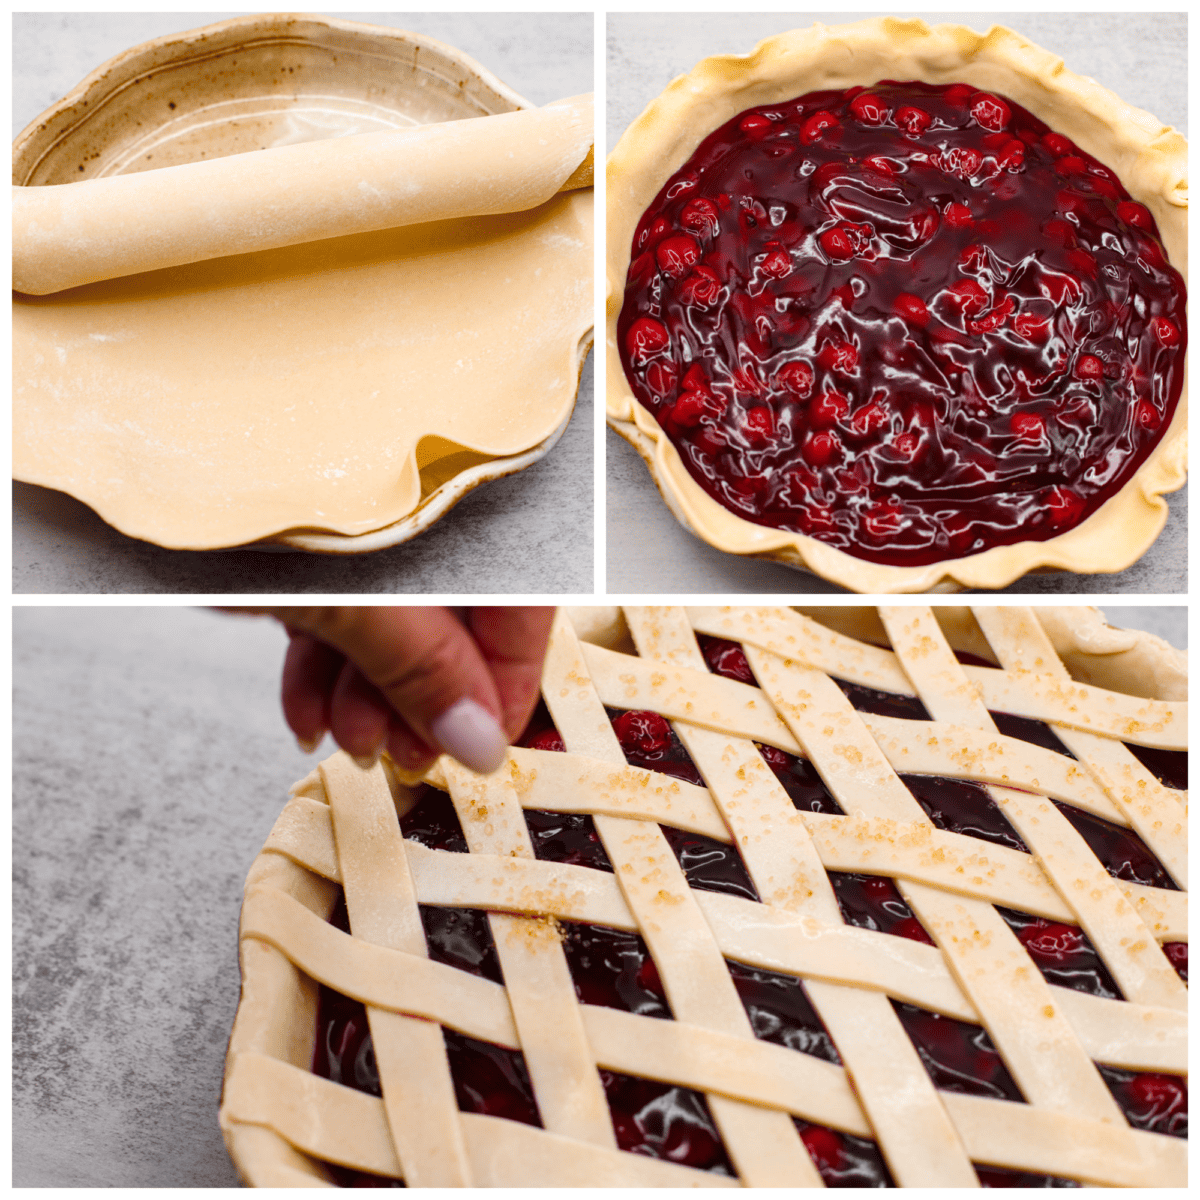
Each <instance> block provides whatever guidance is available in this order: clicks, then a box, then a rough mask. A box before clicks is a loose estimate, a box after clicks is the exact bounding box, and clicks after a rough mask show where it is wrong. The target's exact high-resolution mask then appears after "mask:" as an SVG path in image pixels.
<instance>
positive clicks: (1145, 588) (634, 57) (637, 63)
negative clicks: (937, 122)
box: [605, 12, 1188, 596]
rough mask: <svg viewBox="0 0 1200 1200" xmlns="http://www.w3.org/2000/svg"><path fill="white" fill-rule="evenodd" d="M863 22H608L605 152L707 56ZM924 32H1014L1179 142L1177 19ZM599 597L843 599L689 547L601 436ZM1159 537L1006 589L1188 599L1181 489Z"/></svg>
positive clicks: (783, 573)
mask: <svg viewBox="0 0 1200 1200" xmlns="http://www.w3.org/2000/svg"><path fill="white" fill-rule="evenodd" d="M872 15H878V14H871V13H858V12H846V13H808V12H806V13H803V14H797V13H773V14H763V13H754V12H749V13H704V14H700V15H696V16H691V17H688V18H687V19H681V18H680V17H679V16H678V14H660V13H612V14H610V15H609V17H608V19H607V23H606V24H607V50H606V58H607V65H606V84H607V89H608V101H607V106H606V115H605V122H606V153H607V152H608V151H611V149H612V148H613V146H615V145H616V143H617V141H618V140H619V139H620V137H621V134H622V133H623V132H624V131H625V129H626V128H627V127H628V125H629V124H630V122H631V121H633V119H634V118H635V117H637V115H638V114H639V113H640V112H641V111H642V109H643V108H645V106H646V105H647V104H649V103H650V101H651V100H653V99H654V97H655V96H657V95H658V94H659V92H661V91H662V90H663V88H664V87H665V86H666V85H667V84H668V83H669V82H670V81H671V80H672V79H674V78H675V77H676V76H677V75H681V74H685V73H686V72H687V71H690V70H691V68H692V67H693V66H695V64H696V63H697V62H699V61H700V59H702V58H704V57H706V56H707V55H710V54H718V53H730V54H735V53H747V52H748V51H750V50H752V49H753V48H754V46H755V44H756V43H757V42H759V41H760V40H761V39H762V38H764V37H768V36H770V35H771V34H773V33H779V32H781V31H783V30H786V29H790V28H795V27H798V26H801V25H807V24H810V23H812V22H818V21H819V22H822V23H824V24H827V25H835V24H840V23H843V22H849V21H857V20H860V19H863V18H864V17H867V16H872ZM904 15H906V16H908V15H912V16H918V17H922V18H924V19H925V20H926V21H928V22H929V23H930V24H934V23H936V22H957V23H960V24H964V25H968V26H970V27H971V28H973V29H978V30H986V29H988V28H989V27H990V26H991V25H993V24H999V25H1007V26H1009V27H1011V28H1013V29H1016V30H1017V31H1018V32H1020V33H1021V34H1022V35H1023V36H1025V37H1027V38H1029V39H1030V40H1031V41H1033V42H1035V43H1036V44H1037V45H1039V46H1044V47H1046V48H1047V49H1051V50H1053V51H1054V52H1055V53H1057V54H1060V55H1061V56H1062V57H1063V58H1064V60H1065V62H1066V65H1067V66H1068V67H1069V68H1070V69H1071V70H1072V71H1075V72H1077V73H1078V74H1081V75H1090V76H1092V77H1093V78H1095V79H1097V80H1099V82H1101V83H1102V84H1104V86H1105V87H1108V88H1111V89H1112V90H1113V91H1115V92H1116V93H1117V94H1118V95H1119V96H1120V97H1121V98H1122V99H1124V100H1126V101H1127V102H1128V103H1130V104H1134V105H1137V106H1138V107H1139V108H1144V109H1146V110H1148V111H1149V112H1152V113H1153V114H1154V115H1155V116H1156V117H1158V118H1159V120H1161V121H1163V122H1164V123H1165V124H1167V125H1173V126H1174V127H1175V128H1177V129H1178V130H1180V132H1182V133H1184V134H1185V135H1186V133H1187V116H1188V114H1187V15H1186V14H1185V13H1131V12H1128V13H1127V12H1122V13H1119V14H1118V13H1086V14H1084V13H1032V12H1030V13H983V12H977V13H925V12H917V13H912V14H909V13H905V14H904ZM605 472H606V488H607V495H608V498H607V505H606V515H605V524H606V530H607V534H606V551H605V566H606V590H607V592H608V594H609V595H612V596H623V595H631V596H633V595H642V594H649V593H660V592H661V593H670V594H694V595H705V594H715V595H719V594H724V593H747V592H749V593H762V594H769V595H795V596H802V595H810V594H823V593H841V592H843V589H842V588H839V587H837V586H835V585H834V584H830V583H826V582H825V581H824V580H820V579H816V578H814V577H813V576H811V575H808V574H805V573H803V572H799V571H794V570H791V569H790V568H788V567H784V566H781V565H780V564H778V563H771V562H757V561H754V560H749V559H739V558H736V557H734V556H731V555H727V554H722V553H721V552H720V551H718V550H714V549H713V548H712V547H710V546H708V545H707V544H705V543H703V542H701V541H700V540H699V539H697V538H694V537H693V536H692V535H691V534H689V533H687V532H686V531H685V530H684V529H683V528H682V526H680V525H679V524H678V522H676V520H675V519H674V517H672V516H671V514H670V513H669V512H668V511H667V509H666V508H665V507H664V505H663V504H662V502H661V500H660V499H659V496H658V492H657V489H656V488H655V486H654V483H653V481H652V480H651V478H650V473H649V472H648V471H647V470H646V468H645V465H644V464H643V463H642V460H641V459H640V458H639V457H638V455H637V454H636V452H635V451H634V450H633V448H632V447H630V446H629V445H628V444H627V443H626V442H625V441H624V439H622V438H620V437H618V436H617V435H616V434H615V433H613V432H612V431H611V430H609V431H607V433H606V467H605ZM1168 502H1169V504H1170V514H1171V515H1170V518H1169V520H1168V523H1167V527H1166V529H1165V530H1164V531H1163V533H1162V534H1161V535H1160V537H1159V538H1158V540H1157V541H1156V542H1155V543H1154V545H1153V546H1152V547H1151V548H1150V550H1149V551H1148V552H1147V553H1146V554H1145V555H1144V556H1143V558H1142V559H1141V561H1140V562H1138V563H1137V564H1136V565H1134V566H1133V567H1130V568H1129V569H1128V570H1126V571H1122V572H1120V573H1118V574H1112V575H1081V576H1076V575H1070V574H1064V573H1061V572H1057V573H1054V574H1049V575H1039V576H1030V577H1027V578H1026V579H1023V580H1019V581H1018V582H1017V583H1015V584H1013V585H1012V586H1011V587H1009V588H1007V589H1005V593H1007V594H1025V595H1033V596H1040V595H1071V594H1073V593H1079V594H1083V595H1104V594H1113V593H1130V594H1140V595H1154V594H1160V593H1161V594H1177V593H1186V591H1187V587H1188V584H1187V546H1188V542H1187V490H1186V489H1184V490H1183V491H1180V492H1177V493H1176V494H1175V495H1174V496H1172V497H1168Z"/></svg>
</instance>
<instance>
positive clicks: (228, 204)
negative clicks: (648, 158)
mask: <svg viewBox="0 0 1200 1200" xmlns="http://www.w3.org/2000/svg"><path fill="white" fill-rule="evenodd" d="M592 137H593V106H592V97H591V96H590V95H586V96H577V97H574V98H572V99H569V100H562V101H558V102H556V103H554V104H550V105H547V106H546V107H545V108H535V109H523V110H520V111H518V112H511V113H503V114H501V115H498V116H488V117H476V118H471V119H467V120H461V121H448V122H444V123H441V124H434V125H422V126H417V127H414V128H409V129H397V130H389V131H387V132H384V133H367V134H359V135H356V136H351V137H344V138H333V139H329V140H325V141H318V142H308V143H305V144H302V145H295V146H280V147H276V148H272V149H268V150H262V151H259V152H257V153H252V154H237V155H232V156H229V157H225V158H218V159H213V160H210V161H203V162H195V163H187V164H183V165H180V166H172V167H166V168H164V169H162V170H158V171H144V172H139V173H137V174H130V175H116V176H112V177H109V178H102V179H90V180H83V181H80V182H79V183H70V184H63V185H57V186H49V187H14V188H13V189H12V202H13V287H14V289H15V290H16V291H18V292H23V293H27V294H30V295H35V296H43V295H47V294H49V293H51V292H57V291H62V290H64V289H66V288H73V287H78V286H80V285H82V284H87V283H94V282H97V281H98V280H102V279H115V278H118V277H120V276H123V275H133V274H138V273H141V272H145V271H154V270H159V269H162V268H164V267H174V266H181V265H183V264H185V263H194V262H200V261H203V260H204V259H209V258H220V257H226V256H229V255H234V254H246V253H250V252H252V251H258V250H271V249H277V248H279V247H283V246H293V245H297V244H299V243H301V242H311V241H317V240H320V239H324V238H331V237H338V236H343V235H347V234H354V233H368V232H373V231H375V230H379V229H392V228H396V227H397V226H401V225H412V224H418V223H422V222H427V221H440V220H452V219H455V218H459V217H470V216H488V215H494V214H497V213H507V212H523V211H526V210H528V209H531V208H535V207H537V206H538V205H541V204H544V203H545V202H546V201H547V200H549V199H550V197H551V196H553V195H554V194H555V192H557V191H558V190H559V188H561V187H562V186H563V185H564V184H566V183H567V181H568V180H569V179H570V178H571V176H572V174H573V173H574V172H575V170H576V168H577V167H579V166H580V164H581V163H582V162H583V161H584V159H585V158H586V157H587V155H588V152H589V150H590V148H591V145H592Z"/></svg>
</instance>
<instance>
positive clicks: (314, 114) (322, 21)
mask: <svg viewBox="0 0 1200 1200" xmlns="http://www.w3.org/2000/svg"><path fill="white" fill-rule="evenodd" d="M528 107H530V105H529V102H528V101H527V100H525V99H524V98H523V97H521V96H520V95H519V94H518V93H517V92H515V91H513V90H512V89H511V88H509V87H508V86H507V85H505V84H504V83H502V82H501V81H500V80H499V79H497V78H496V77H495V76H494V75H493V74H492V73H491V72H489V71H488V70H486V69H485V68H484V67H482V66H481V65H480V64H479V63H477V62H475V61H474V60H473V59H471V58H469V57H468V56H467V55H465V54H462V53H461V52H460V51H458V50H456V49H454V48H453V47H450V46H447V45H444V44H443V43H440V42H438V41H435V40H434V39H432V38H428V37H424V36H422V35H418V34H413V33H408V32H404V31H400V30H395V29H390V28H384V27H380V26H373V25H364V24H359V23H355V22H349V21H340V20H336V19H333V18H327V17H318V16H306V15H305V16H292V15H285V14H268V15H263V16H246V17H238V18H234V19H232V20H228V21H224V22H221V23H219V24H216V25H211V26H207V27H205V28H203V29H197V30H193V31H191V32H188V33H184V34H176V35H170V36H168V37H163V38H158V39H155V40H153V41H151V42H147V43H145V44H143V45H141V46H137V47H135V48H133V49H131V50H129V51H126V52H125V53H123V54H121V55H118V56H117V57H116V58H114V59H112V60H110V61H109V62H107V63H105V64H104V65H102V66H101V67H99V68H98V69H97V70H96V71H94V72H93V73H92V74H91V75H89V76H88V77H87V78H86V79H85V80H83V82H82V83H80V84H79V85H78V86H77V87H76V88H74V89H73V90H72V91H71V92H70V93H69V94H68V95H67V96H66V97H64V98H63V99H62V100H60V101H59V102H58V103H57V104H55V105H54V106H52V107H51V108H50V109H48V110H47V111H46V112H45V113H43V114H42V115H41V116H40V117H39V118H38V119H37V120H36V121H34V122H33V123H32V124H30V125H29V126H28V127H27V128H26V129H25V130H24V131H23V132H22V133H21V134H20V135H19V136H18V138H17V139H16V141H15V142H14V144H13V183H14V185H17V186H41V185H49V184H63V183H70V182H75V181H78V180H83V179H94V178H101V177H107V176H112V175H119V174H132V173H135V172H138V171H144V170H151V169H155V168H159V167H167V166H173V165H177V164H183V163H188V162H195V161H198V160H200V159H212V158H220V157H224V156H227V155H233V154H239V153H243V152H247V151H253V150H258V149H266V148H270V147H276V146H286V145H291V144H295V143H299V142H310V141H317V140H321V139H325V138H331V137H342V136H347V135H352V134H364V133H373V132H379V131H385V130H389V129H399V128H404V127H408V126H415V125H425V124H433V123H438V122H444V121H453V120H459V119H463V118H469V117H479V116H485V115H492V114H499V113H505V112H512V111H515V110H517V109H522V108H528ZM591 341H592V335H591V332H590V331H588V332H587V333H586V334H585V336H583V337H582V338H580V339H579V342H578V345H577V346H576V347H575V348H574V358H575V365H576V375H577V377H578V372H579V371H581V370H582V366H583V361H584V359H585V357H586V354H587V351H588V349H589V347H590V345H591ZM570 417H571V410H570V407H568V409H567V411H566V414H565V416H563V417H561V419H558V420H556V421H553V422H547V425H546V429H545V433H544V436H543V437H542V438H541V439H540V440H538V441H537V442H536V444H534V445H532V446H529V447H528V448H526V449H524V450H522V451H521V452H519V453H515V454H506V455H501V456H494V455H488V454H482V453H476V452H474V451H472V450H469V449H467V448H465V447H463V446H460V445H457V444H455V443H453V442H450V441H446V440H444V439H442V438H438V437H426V438H423V439H422V440H421V442H420V443H419V444H418V448H417V465H418V468H419V479H420V499H419V502H418V504H417V507H416V508H415V509H414V510H413V511H411V512H409V513H408V514H406V515H405V516H403V517H401V518H400V519H398V520H396V521H394V522H392V523H390V524H388V525H386V526H384V527H382V528H380V529H376V530H372V531H369V532H366V533H360V534H352V535H344V534H340V533H336V532H328V531H323V530H320V529H307V528H291V529H287V530H283V531H281V532H279V533H277V534H274V535H273V536H270V537H267V538H265V539H263V540H262V541H261V542H257V543H254V544H255V545H256V546H259V547H262V548H270V549H282V548H292V549H302V550H311V551H321V552H325V553H341V554H353V553H361V552H365V551H370V550H377V549H382V548H384V547H387V546H391V545H396V544H399V543H401V542H404V541H407V540H408V539H409V538H411V537H414V536H416V535H417V534H418V533H420V532H422V531H423V530H424V529H427V528H428V527H429V526H430V525H432V524H433V523H434V522H435V521H436V520H437V519H438V518H440V517H441V516H442V515H444V514H445V513H446V512H447V511H448V510H449V509H450V508H452V507H453V506H454V504H455V503H457V501H458V500H460V499H462V497H463V496H465V495H466V494H467V493H468V492H470V491H471V490H473V489H474V488H475V487H477V486H478V485H479V484H481V483H485V482H487V481H489V480H492V479H498V478H501V477H503V476H505V475H510V474H513V473H514V472H516V471H520V470H523V469H524V468H525V467H528V466H530V465H532V464H533V463H535V462H537V461H538V460H539V459H540V458H542V457H543V456H544V455H545V454H546V453H547V452H548V451H549V450H550V449H552V448H553V446H554V445H555V444H556V442H557V441H558V440H559V438H560V437H561V436H562V434H563V432H564V430H565V429H566V426H567V424H568V423H569V421H570ZM101 515H103V513H101Z"/></svg>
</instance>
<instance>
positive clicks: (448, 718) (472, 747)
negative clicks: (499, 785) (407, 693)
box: [429, 697, 508, 775]
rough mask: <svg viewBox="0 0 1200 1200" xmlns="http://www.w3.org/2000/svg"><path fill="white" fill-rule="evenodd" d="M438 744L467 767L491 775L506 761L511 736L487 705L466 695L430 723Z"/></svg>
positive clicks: (431, 731)
mask: <svg viewBox="0 0 1200 1200" xmlns="http://www.w3.org/2000/svg"><path fill="white" fill-rule="evenodd" d="M429 731H430V733H432V734H433V736H434V737H435V738H437V743H438V745H439V746H441V748H442V749H443V750H445V752H446V753H447V754H449V755H450V756H451V757H452V758H457V759H458V761H459V762H460V763H462V765H463V766H464V767H470V768H471V770H472V771H478V772H479V773H480V774H481V775H490V774H491V773H492V772H493V771H494V770H496V768H497V767H499V766H500V764H501V763H502V762H503V761H504V754H505V751H506V750H507V749H508V738H506V737H505V736H504V730H503V729H501V728H500V726H499V725H498V724H497V722H496V718H495V717H493V716H492V714H491V713H490V712H488V711H487V709H486V708H483V707H482V706H481V705H479V704H476V703H475V701H474V700H471V699H468V698H466V697H464V698H463V699H462V700H459V701H457V702H456V703H455V704H452V705H451V706H450V707H449V708H448V709H446V711H445V712H444V713H442V715H441V716H440V717H438V719H437V720H436V721H434V722H432V723H431V724H430V726H429Z"/></svg>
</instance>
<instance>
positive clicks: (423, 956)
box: [220, 607, 1187, 1187]
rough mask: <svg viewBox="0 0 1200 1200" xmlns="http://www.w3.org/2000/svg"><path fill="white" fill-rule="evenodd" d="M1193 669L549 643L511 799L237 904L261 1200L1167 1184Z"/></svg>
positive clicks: (362, 839) (329, 856)
mask: <svg viewBox="0 0 1200 1200" xmlns="http://www.w3.org/2000/svg"><path fill="white" fill-rule="evenodd" d="M1186 687H1187V682H1186V664H1185V661H1184V659H1183V656H1182V655H1180V654H1179V653H1178V652H1176V651H1174V650H1173V649H1171V648H1170V647H1169V646H1167V645H1166V644H1165V643H1163V642H1161V641H1160V640H1158V639H1156V638H1153V637H1150V636H1148V635H1144V634H1139V633H1130V632H1127V631H1123V630H1116V629H1112V628H1110V627H1108V626H1107V625H1106V624H1105V623H1104V621H1103V619H1102V617H1101V616H1100V614H1099V613H1098V612H1097V611H1096V610H1093V609H1079V608H1062V607H1058V608H1051V609H1036V610H1035V609H1025V608H1015V607H1013V608H1005V607H980V608H975V609H966V608H949V607H944V608H937V609H928V608H921V607H880V608H862V609H858V608H845V607H840V608H835V609H810V610H795V609H786V608H716V607H713V608H709V607H693V608H659V609H649V608H634V607H627V608H625V609H624V610H618V609H566V610H561V611H560V612H559V614H558V616H557V618H556V621H555V625H554V629H553V632H552V635H551V640H550V646H549V651H548V654H547V658H546V664H545V669H544V674H543V684H542V697H543V703H542V705H541V706H540V707H539V708H538V710H537V712H536V713H535V715H534V718H533V720H532V721H531V724H530V727H529V729H528V730H527V731H526V734H525V735H524V737H523V738H522V741H521V744H520V745H519V746H517V747H514V748H513V749H512V750H511V751H510V752H509V756H508V759H507V761H506V763H505V764H504V766H503V767H502V768H501V769H500V770H499V771H497V772H496V773H495V774H493V775H491V776H488V777H482V776H477V775H473V774H471V773H469V772H467V771H465V770H464V769H463V768H461V767H459V766H457V765H456V764H454V763H453V762H451V761H449V760H446V759H443V760H441V761H439V763H437V764H435V766H434V768H433V769H432V771H431V772H430V774H429V775H428V777H427V780H426V785H427V786H424V787H421V788H418V789H416V790H410V789H406V788H404V787H402V786H400V785H399V784H398V783H397V782H396V780H395V778H394V776H391V775H389V771H388V765H387V764H386V762H385V763H383V764H380V765H379V766H377V767H375V768H374V769H372V770H371V771H369V772H363V771H361V770H359V769H358V768H357V767H356V766H355V765H354V764H353V762H352V761H351V760H349V759H348V758H347V757H346V756H345V755H343V754H338V755H335V756H334V757H333V758H330V759H328V760H327V761H325V762H324V763H322V764H321V765H320V767H319V768H318V769H317V770H316V771H314V772H313V773H312V774H311V775H310V776H309V777H308V778H307V779H305V780H304V781H302V782H301V783H300V784H298V785H297V786H296V787H295V788H294V789H293V791H292V797H291V799H290V801H289V802H288V804H287V806H286V807H285V809H284V810H283V812H282V814H281V815H280V817H279V819H278V821H277V822H276V825H275V827H274V829H273V830H272V833H271V835H270V837H269V838H268V840H267V843H266V846H265V847H264V849H263V851H262V853H261V854H260V855H259V857H258V858H257V859H256V860H255V862H254V865H253V867H252V868H251V870H250V874H249V877H248V879H247V881H246V892H245V900H244V905H243V909H242V919H241V931H240V959H241V968H242V990H241V1002H240V1005H239V1008H238V1013H237V1017H236V1020H235V1023H234V1027H233V1032H232V1035H231V1038H230V1044H229V1054H228V1058H227V1063H226V1074H225V1083H224V1090H223V1095H222V1102H221V1117H220V1119H221V1127H222V1130H223V1132H224V1136H225V1140H226V1144H227V1146H228V1148H229V1151H230V1154H231V1156H232V1158H233V1160H234V1162H235V1164H236V1166H237V1169H238V1172H239V1174H240V1176H241V1178H242V1180H243V1181H244V1182H245V1183H247V1184H250V1185H254V1186H321V1185H330V1184H334V1185H340V1186H369V1185H371V1186H373V1185H378V1184H379V1183H380V1182H382V1181H383V1180H387V1179H401V1178H402V1179H403V1180H404V1181H405V1182H406V1183H407V1185H408V1186H497V1187H534V1186H547V1187H548V1186H559V1187H568V1186H587V1187H601V1186H610V1187H618V1186H642V1187H650V1186H662V1187H682V1186H737V1185H738V1184H741V1185H743V1186H774V1187H799V1186H805V1187H814V1186H822V1185H826V1186H850V1187H853V1186H860V1187H861V1186H887V1185H897V1186H908V1187H917V1186H979V1185H981V1184H982V1185H985V1186H994V1187H1031V1186H1032V1187H1047V1186H1056V1187H1057V1186H1088V1185H1093V1186H1144V1187H1148V1186H1172V1187H1180V1186H1184V1183H1185V1180H1186V1151H1187V1143H1186V1140H1185V1138H1186V1073H1187V1054H1186V1011H1187V989H1186V984H1185V981H1186V976H1187V946H1186V940H1187V925H1186V896H1185V893H1184V891H1183V890H1182V889H1183V888H1184V887H1185V886H1186V878H1187V866H1186V852H1187V836H1186V792H1185V791H1183V790H1182V789H1183V788H1184V787H1185V786H1186V753H1185V750H1186V744H1187V741H1186V730H1187V703H1186Z"/></svg>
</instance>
